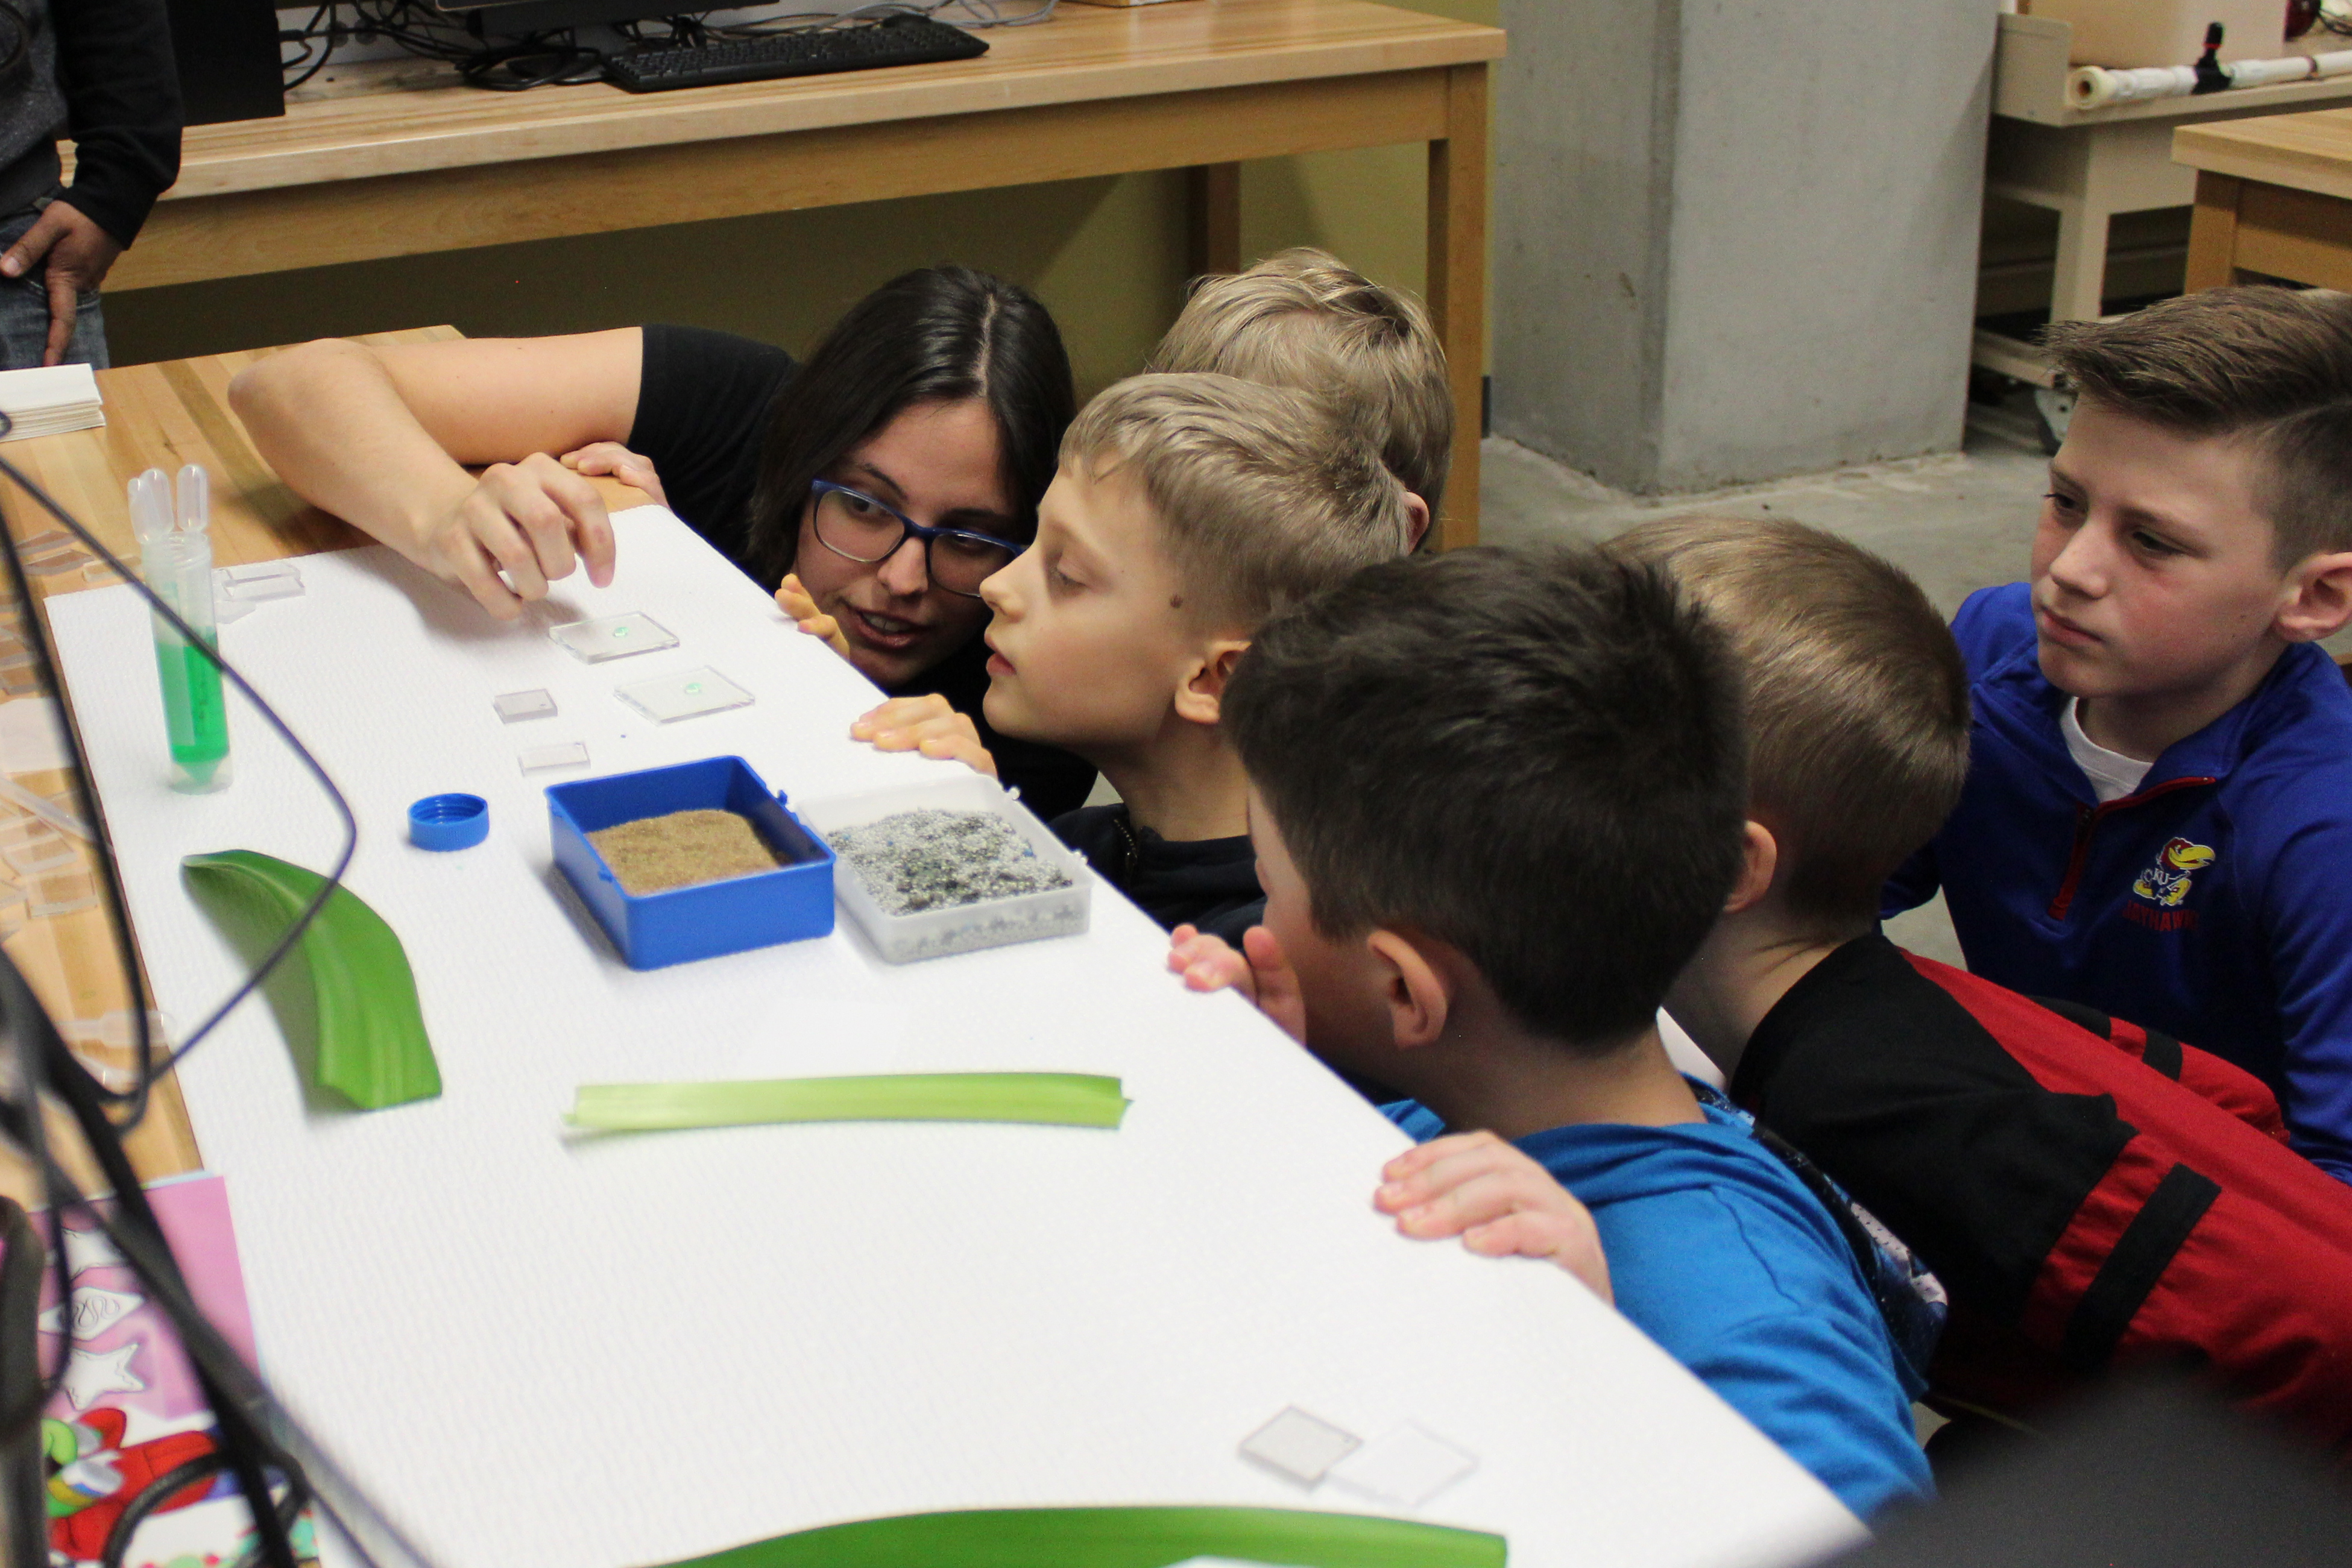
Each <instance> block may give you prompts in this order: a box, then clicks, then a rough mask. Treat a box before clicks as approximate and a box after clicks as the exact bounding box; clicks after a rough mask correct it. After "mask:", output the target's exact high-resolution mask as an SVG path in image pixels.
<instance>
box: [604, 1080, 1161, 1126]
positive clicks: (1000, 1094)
mask: <svg viewBox="0 0 2352 1568" xmlns="http://www.w3.org/2000/svg"><path fill="white" fill-rule="evenodd" d="M1126 1114H1127V1101H1126V1099H1125V1098H1124V1097H1123V1096H1122V1095H1121V1094H1120V1092H1119V1081H1118V1079H1116V1078H1099V1077H1097V1076H1095V1075H1093V1074H1091V1073H1085V1072H899V1073H885V1074H881V1075H879V1076H876V1077H870V1078H764V1079H759V1078H755V1079H721V1080H719V1081H716V1082H704V1083H583V1084H582V1085H580V1087H579V1089H578V1090H577V1091H576V1092H574V1094H573V1097H572V1111H571V1113H570V1114H569V1115H568V1116H566V1117H565V1118H564V1119H565V1120H566V1121H568V1122H570V1123H571V1124H572V1125H573V1126H575V1127H588V1128H593V1129H594V1130H595V1131H597V1132H604V1133H656V1132H669V1131H673V1130H676V1129H677V1128H682V1127H748V1126H751V1125H754V1124H761V1123H769V1122H1034V1123H1042V1124H1045V1125H1048V1126H1057V1127H1116V1126H1118V1124H1119V1121H1120V1119H1121V1118H1122V1117H1124V1116H1125V1115H1126Z"/></svg>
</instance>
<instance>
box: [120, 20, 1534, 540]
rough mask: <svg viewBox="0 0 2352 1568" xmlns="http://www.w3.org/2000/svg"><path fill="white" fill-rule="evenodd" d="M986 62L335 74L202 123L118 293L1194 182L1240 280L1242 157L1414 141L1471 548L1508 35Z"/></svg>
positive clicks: (1272, 26)
mask: <svg viewBox="0 0 2352 1568" xmlns="http://www.w3.org/2000/svg"><path fill="white" fill-rule="evenodd" d="M988 40H989V52H988V54H987V55H985V56H984V57H981V58H979V59H976V60H967V61H960V62H956V63H952V64H944V65H931V66H909V67H904V68H898V69H893V70H885V71H858V72H848V73H845V74H842V75H838V76H828V77H819V78H803V79H801V80H797V81H782V82H753V83H745V84H742V85H739V86H732V87H717V88H704V89H696V90H694V91H690V92H676V93H663V94H656V95H651V96H646V97H637V96H633V95H631V94H628V93H625V92H623V91H621V90H620V89H617V88H613V87H608V86H605V85H604V84H601V83H599V84H593V85H589V86H583V87H569V88H542V89H536V90H533V91H530V92H525V93H512V94H509V93H489V92H482V91H479V90H477V89H472V88H468V87H466V86H463V85H462V84H460V83H459V82H458V81H457V78H456V77H455V76H454V75H453V74H452V73H451V72H450V71H449V70H448V69H447V68H446V67H433V66H425V65H422V64H412V63H406V62H385V63H383V64H382V65H379V66H362V67H357V68H350V69H348V70H344V71H339V72H336V73H333V74H334V75H335V76H336V78H337V79H336V81H335V82H334V83H333V84H332V86H331V87H330V88H328V89H324V90H320V91H308V90H306V91H305V92H303V93H300V94H298V95H297V96H296V99H294V100H293V101H291V102H289V104H288V106H287V113H286V117H285V118H284V119H283V120H247V121H242V122H238V123H235V124H228V125H206V126H198V127H194V128H193V129H191V130H190V131H188V133H187V138H186V146H185V152H184V155H183V158H182V161H181V165H180V181H179V183H178V184H177V185H175V186H174V187H173V189H172V190H171V191H169V192H168V193H165V195H164V198H163V202H162V203H161V204H158V205H157V207H156V209H155V213H154V215H153V216H152V218H150V219H149V221H148V224H147V226H146V228H145V230H144V231H142V234H141V235H140V238H139V244H138V246H136V247H135V248H134V249H132V250H131V251H130V252H128V253H126V254H125V255H124V256H123V257H122V259H121V262H120V263H118V264H117V265H116V267H115V269H114V272H113V274H112V276H111V277H110V279H109V281H108V287H110V288H113V289H126V288H143V287H156V286H159V285H163V284H173V283H193V282H198V281H201V280H204V279H206V278H215V277H239V276H244V275H247V274H251V273H261V272H275V271H280V270H284V269H287V268H290V267H323V266H328V265H330V264H333V263H338V262H348V261H363V260H370V259H373V258H377V257H383V256H413V255H417V254H420V253H424V252H429V251H441V250H462V249H466V248H467V247H470V246H488V245H503V244H507V243H509V242H512V241H517V240H531V239H549V238H554V237H558V236H562V235H583V234H597V233H603V232H605V231H609V230H613V229H626V228H639V227H646V226H649V225H657V224H679V223H691V222H696V221H699V220H702V219H708V218H722V217H740V216H744V215H747V214H754V213H768V212H778V211H783V210H789V209H793V208H799V207H816V206H831V205H835V204H844V203H850V202H870V201H877V200H881V199H883V198H885V197H892V196H914V195H929V194H936V193H944V192H950V191H969V190H978V189H984V188H988V187H993V186H999V185H1011V184H1031V183H1040V182H1044V181H1049V180H1072V179H1080V178H1085V177H1088V176H1094V175H1102V174H1118V173H1130V172H1138V171H1143V170H1155V169H1173V168H1189V169H1191V170H1192V171H1193V178H1192V217H1193V225H1194V227H1193V265H1194V267H1195V268H1196V269H1197V270H1204V271H1230V270H1233V269H1234V268H1235V267H1239V266H1240V264H1241V261H1242V256H1241V205H1240V199H1241V185H1240V164H1241V162H1242V161H1243V160H1245V159H1252V158H1271V157H1277V156H1282V155H1285V154H1289V153H1296V152H1325V151H1329V150H1333V149H1338V148H1348V147H1366V146H1378V145H1382V144H1386V143H1391V142H1398V141H1423V142H1426V143H1427V144H1428V147H1429V207H1428V216H1427V227H1428V246H1429V282H1428V294H1429V306H1430V310H1431V313H1432V315H1433V317H1434V318H1435V320H1436V323H1437V331H1438V336H1439V337H1440V339H1441V340H1443V341H1444V345H1445V350H1446V355H1447V358H1448V360H1449V361H1450V363H1451V365H1452V367H1453V381H1454V428H1455V437H1454V466H1453V476H1452V478H1451V480H1450V481H1449V483H1448V487H1447V505H1446V507H1445V514H1446V515H1445V516H1444V518H1443V519H1442V520H1441V521H1440V524H1439V528H1440V530H1441V538H1442V540H1443V542H1444V544H1445V545H1447V546H1454V545H1464V544H1472V543H1475V542H1476V539H1477V505H1478V424H1479V412H1480V410H1479V402H1480V399H1479V381H1480V372H1481V370H1482V368H1483V365H1484V361H1485V340H1486V76H1487V63H1488V62H1489V61H1491V60H1494V59H1496V58H1497V57H1500V56H1501V55H1502V53H1503V35H1502V33H1501V32H1500V31H1499V30H1498V29H1496V28H1493V27H1482V26H1474V25H1472V24H1469V23H1465V22H1453V21H1447V20H1444V19H1443V18H1440V17H1434V16H1422V15H1419V14H1416V13H1413V12H1407V11H1399V10H1394V9H1391V8H1390V7H1388V6H1384V5H1365V4H1360V3H1359V0H1215V3H1213V4H1202V5H1154V6H1145V7H1141V8H1138V9H1132V10H1106V9H1101V8H1097V7H1094V6H1086V5H1072V6H1068V7H1066V8H1065V9H1064V10H1063V11H1062V12H1061V13H1060V14H1058V15H1057V16H1055V19H1054V20H1053V21H1052V22H1050V23H1048V24H1046V25H1045V26H1035V27H1014V28H1007V29H1001V30H998V31H994V32H991V33H990V34H989V35H988Z"/></svg>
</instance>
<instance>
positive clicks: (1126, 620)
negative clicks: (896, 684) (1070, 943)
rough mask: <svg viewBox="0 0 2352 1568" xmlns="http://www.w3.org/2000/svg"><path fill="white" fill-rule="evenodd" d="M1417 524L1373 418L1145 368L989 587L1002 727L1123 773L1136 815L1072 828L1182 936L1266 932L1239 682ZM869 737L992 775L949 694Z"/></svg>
mask: <svg viewBox="0 0 2352 1568" xmlns="http://www.w3.org/2000/svg"><path fill="white" fill-rule="evenodd" d="M1409 525H1410V515H1409V512H1408V509H1407V507H1406V504H1405V493H1404V489H1403V486H1402V485H1401V484H1399V483H1398V481H1397V479H1396V478H1395V476H1392V475H1391V474H1390V473H1389V471H1388V470H1387V468H1386V467H1385V466H1383V465H1382V463H1381V456H1380V454H1379V452H1378V450H1377V449H1376V448H1375V447H1374V445H1373V444H1372V442H1371V440H1370V437H1369V435H1368V434H1366V433H1365V431H1364V430H1363V428H1362V427H1361V425H1360V422H1358V421H1356V420H1354V419H1352V418H1350V417H1349V416H1348V415H1346V414H1343V413H1340V412H1339V411H1338V410H1337V409H1335V408H1334V407H1333V406H1332V405H1331V404H1329V403H1328V402H1325V401H1324V400H1323V399H1320V398H1318V397H1314V396H1310V395H1308V394H1307V393H1303V392H1294V391H1290V390H1287V389H1285V388H1281V387H1274V386H1265V385H1260V384H1257V383H1255V382H1245V381H1242V380H1239V379H1237V378H1235V377H1232V376H1223V375H1207V374H1193V375H1145V376H1136V377H1133V378H1131V379H1129V380H1128V381H1124V382H1119V383H1118V384H1117V385H1116V386H1113V387H1112V388H1110V389H1109V390H1108V391H1107V392H1104V393H1103V394H1102V395H1101V396H1099V397H1097V398H1096V399H1095V400H1094V402H1091V403H1088V404H1087V407H1086V408H1085V410H1084V411H1082V412H1081V413H1079V415H1078V417H1077V420H1076V423H1073V424H1072V425H1071V426H1070V429H1069V433H1068V434H1066V436H1065V437H1064V438H1063V442H1062V463H1061V470H1060V472H1059V473H1058V474H1057V475H1056V476H1055V480H1054V483H1053V486H1051V488H1049V489H1048V490H1047V491H1046V493H1045V500H1044V501H1043V502H1041V503H1040V504H1039V506H1038V509H1037V539H1036V542H1035V543H1034V545H1032V546H1030V547H1029V548H1028V549H1026V550H1024V551H1023V552H1022V554H1021V555H1020V556H1019V557H1018V558H1016V559H1014V561H1013V564H1012V565H1011V566H1009V567H1007V568H1005V569H1004V570H1003V571H1001V572H999V573H998V574H997V575H996V576H994V577H992V578H990V579H989V580H987V581H986V582H985V583H983V584H982V586H981V596H982V598H983V599H984V600H986V601H987V602H988V605H989V608H990V609H991V610H992V611H993V612H995V618H994V619H993V620H992V622H990V624H989V629H988V632H987V633H986V637H987V642H988V646H989V649H990V653H991V657H990V659H989V664H988V670H989V676H990V683H989V691H988V699H987V714H988V720H989V723H990V724H991V725H992V726H993V727H995V728H996V729H997V730H998V731H1000V732H1001V733H1003V734H1005V735H1008V736H1013V737H1019V738H1021V739H1024V740H1036V741H1043V742H1045V743H1047V744H1049V745H1053V746H1058V747H1063V748H1065V749H1066V750H1069V751H1072V752H1075V753H1076V754H1077V755H1078V756H1080V757H1082V758H1086V759H1087V761H1089V762H1091V763H1093V764H1094V765H1095V766H1096V767H1097V768H1100V769H1101V770H1102V773H1103V777H1104V778H1105V779H1108V781H1109V782H1110V784H1111V786H1112V787H1113V788H1114V789H1117V790H1118V797H1119V803H1118V804H1117V805H1112V806H1090V807H1087V808H1084V809H1081V810H1076V811H1072V812H1068V813H1066V814H1065V815H1064V816H1061V817H1058V818H1056V819H1055V821H1054V823H1053V826H1054V830H1055V831H1056V832H1057V833H1059V834H1060V835H1061V836H1062V838H1063V839H1064V840H1065V841H1066V842H1068V843H1069V844H1070V845H1071V846H1072V847H1073V848H1075V849H1076V850H1078V851H1079V852H1081V853H1082V854H1084V855H1085V856H1086V857H1087V860H1088V862H1090V863H1092V864H1093V866H1094V867H1095V869H1096V870H1097V871H1098V872H1100V873H1102V874H1103V875H1104V876H1105V877H1106V878H1107V879H1108V880H1109V881H1110V882H1111V883H1113V885H1115V886H1117V887H1118V889H1119V890H1120V891H1121V892H1123V893H1125V894H1128V895H1129V897H1130V898H1132V899H1134V900H1135V902H1136V903H1137V904H1139V905H1141V906H1142V907H1143V909H1144V910H1145V911H1146V912H1147V913H1149V914H1150V915H1152V916H1153V918H1155V919H1157V920H1159V921H1160V924H1161V925H1165V926H1170V927H1174V926H1176V925H1180V924H1189V925H1195V926H1198V927H1200V928H1201V929H1202V930H1205V931H1208V932H1210V933H1213V934H1214V935H1217V936H1223V937H1225V938H1226V939H1227V940H1229V941H1234V942H1238V941H1239V940H1240V938H1241V934H1242V933H1243V932H1244V931H1245V930H1247V929H1248V928H1249V927H1250V926H1251V925H1255V924H1256V921H1257V916H1258V912H1259V910H1260V908H1261V907H1262V905H1263V902H1264V901H1263V897H1262V895H1261V894H1260V893H1259V890H1258V885H1257V876H1256V872H1255V857H1254V855H1253V853H1252V851H1251V849H1250V841H1249V838H1248V819H1247V810H1246V805H1245V801H1246V796H1247V782H1246V780H1245V779H1244V776H1243V773H1242V767H1241V763H1240V761H1239V760H1238V759H1237V758H1235V757H1234V753H1233V750H1232V748H1231V747H1230V746H1228V745H1227V743H1226V740H1225V737H1224V736H1223V733H1222V732H1221V731H1220V729H1219V727H1218V722H1217V721H1218V717H1219V712H1220V707H1221V705H1222V702H1223V695H1224V689H1225V684H1226V682H1227V681H1228V680H1230V679H1231V678H1232V675H1233V672H1234V664H1235V663H1236V662H1237V661H1238V660H1239V659H1240V657H1241V655H1242V653H1243V652H1244V650H1245V649H1246V648H1247V647H1248V646H1249V643H1250V639H1251V638H1252V637H1253V636H1255V633H1256V631H1257V628H1258V626H1259V625H1260V624H1261V623H1262V622H1265V620H1266V619H1267V618H1268V617H1270V616H1272V615H1274V614H1276V613H1277V612H1280V611H1282V610H1285V609H1286V608H1288V607H1289V606H1291V605H1293V604H1296V603H1298V602H1300V601H1304V600H1306V599H1307V598H1310V597H1312V596H1313V595H1315V594H1316V593H1318V592H1320V591H1322V590H1324V589H1326V588H1328V587H1331V586H1333V585H1334V584H1336V583H1339V582H1340V581H1342V580H1345V579H1346V578H1348V577H1349V576H1350V575H1351V574H1352V573H1354V572H1355V571H1356V570H1359V569H1360V568H1361V567H1364V566H1368V565H1370V564H1371V563H1372V562H1374V561H1380V560H1387V559H1393V558H1394V557H1397V556H1400V555H1402V554H1404V553H1405V551H1406V548H1407V545H1406V540H1407V537H1408V529H1409ZM853 733H856V734H857V735H858V736H859V737H861V738H866V739H872V740H874V741H876V743H877V745H881V746H883V747H886V748H887V749H898V750H904V749H911V748H914V747H919V748H920V749H921V750H923V751H924V752H925V753H926V754H927V755H930V756H934V757H954V758H961V759H962V760H964V761H966V762H969V763H971V765H972V766H973V767H976V768H982V770H983V771H990V770H992V762H991V760H990V758H989V756H988V753H987V752H986V751H985V750H983V749H982V747H981V746H980V743H979V739H978V737H977V735H976V734H975V733H974V731H973V728H972V726H971V720H970V719H968V718H966V717H965V716H962V715H961V714H958V713H955V712H953V711H952V710H950V709H949V708H948V707H947V706H946V704H945V703H944V702H943V701H941V700H940V699H937V698H924V697H908V698H901V699H899V700H898V701H897V702H893V703H887V704H885V705H883V706H882V707H880V708H877V709H876V710H875V712H874V713H873V714H870V715H868V716H866V718H865V719H863V720H860V721H859V725H858V727H857V729H856V731H854V732H853Z"/></svg>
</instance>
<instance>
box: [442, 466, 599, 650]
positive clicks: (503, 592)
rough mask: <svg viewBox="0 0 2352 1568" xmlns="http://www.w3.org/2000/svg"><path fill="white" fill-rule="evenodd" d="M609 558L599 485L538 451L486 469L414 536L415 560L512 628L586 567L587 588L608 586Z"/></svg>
mask: <svg viewBox="0 0 2352 1568" xmlns="http://www.w3.org/2000/svg"><path fill="white" fill-rule="evenodd" d="M613 553H614V547H613V524H612V519H611V518H609V517H606V516H605V513H604V499H603V497H599V496H598V495H597V494H596V486H593V485H591V484H590V483H588V481H587V480H585V479H583V478H582V477H581V476H579V475H577V474H574V473H573V472H572V470H571V469H569V468H566V467H565V466H563V465H562V464H561V463H558V462H557V461H556V460H555V459H554V458H552V457H550V456H549V455H546V454H545V453H543V452H535V453H533V454H531V455H530V456H529V457H526V458H524V459H523V460H522V461H521V462H520V463H493V464H491V465H489V466H488V467H487V468H485V469H483V470H482V476H481V477H480V479H478V480H477V481H476V482H475V483H474V485H473V487H472V488H471V489H469V490H467V492H466V493H465V494H464V495H463V496H461V497H458V499H457V502H456V504H455V505H453V506H451V507H449V509H448V510H447V511H446V513H444V514H442V515H441V516H440V517H439V518H438V519H437V520H434V521H431V522H428V523H427V524H426V525H425V526H424V527H423V528H420V529H419V530H418V533H417V547H416V561H417V564H418V565H420V566H422V567H424V568H425V570H428V571H430V572H432V573H433V574H434V575H435V576H436V577H438V578H440V579H441V580H443V581H445V582H453V583H455V584H457V586H458V587H460V588H462V589H464V590H465V591H467V592H468V593H470V594H472V595H473V596H474V598H475V600H476V601H478V603H479V604H480V605H481V606H482V608H483V609H485V610H487V611H488V612H490V613H491V614H492V615H495V616H497V617H498V618H499V620H501V621H511V620H513V619H514V618H515V617H516V616H518V615H520V614H521V613H522V610H523V606H524V605H526V604H529V603H531V602H532V601H537V600H541V599H544V598H546V597H547V585H548V584H549V583H551V582H554V581H557V580H561V579H562V578H566V577H569V576H571V575H572V571H573V570H576V569H577V568H578V567H580V566H582V565H583V564H584V565H585V566H586V567H587V569H588V580H589V581H590V582H593V583H594V584H595V585H596V586H597V587H599V588H603V587H604V586H606V585H607V584H609V583H610V582H611V581H612V580H613ZM501 572H504V573H505V576H504V578H503V579H501V578H500V576H499V573H501Z"/></svg>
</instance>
